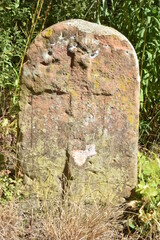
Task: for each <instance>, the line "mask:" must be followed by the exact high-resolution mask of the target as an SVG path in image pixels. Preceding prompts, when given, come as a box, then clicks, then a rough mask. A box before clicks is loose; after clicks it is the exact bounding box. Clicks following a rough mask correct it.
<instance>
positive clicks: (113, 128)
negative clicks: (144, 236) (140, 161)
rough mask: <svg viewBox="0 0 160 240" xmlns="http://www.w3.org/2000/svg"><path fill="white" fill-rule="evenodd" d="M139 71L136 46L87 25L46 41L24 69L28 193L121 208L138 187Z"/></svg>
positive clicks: (74, 24)
mask: <svg viewBox="0 0 160 240" xmlns="http://www.w3.org/2000/svg"><path fill="white" fill-rule="evenodd" d="M139 86H140V79H139V68H138V60H137V56H136V53H135V50H134V48H133V46H132V45H131V43H130V42H129V41H128V40H127V39H126V38H125V37H124V36H123V35H122V34H121V33H119V32H118V31H116V30H114V29H113V28H110V27H106V26H101V25H97V24H95V23H90V22H87V21H83V20H78V19H76V20H68V21H64V22H61V23H57V24H55V25H53V26H51V27H49V28H48V29H46V30H44V31H43V32H42V33H40V34H39V35H38V36H37V37H36V38H35V40H34V41H33V43H32V44H31V46H30V48H29V49H28V52H27V55H26V57H25V62H24V65H23V73H22V79H21V92H20V113H19V146H20V148H19V160H20V163H21V164H20V165H21V169H22V171H23V173H24V176H25V182H26V189H27V186H29V187H28V188H30V189H31V192H32V193H33V194H34V193H35V194H37V195H39V197H42V195H45V196H47V197H52V198H56V197H59V196H61V197H62V198H64V197H65V195H66V194H69V195H70V197H73V198H74V199H83V201H85V202H92V201H100V202H116V201H117V200H122V199H123V198H126V197H129V195H130V193H131V190H132V189H133V188H134V187H135V185H136V178H137V146H138V118H139Z"/></svg>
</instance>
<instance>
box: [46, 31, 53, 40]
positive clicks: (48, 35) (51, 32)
mask: <svg viewBox="0 0 160 240" xmlns="http://www.w3.org/2000/svg"><path fill="white" fill-rule="evenodd" d="M52 34H53V30H52V29H48V30H47V32H46V33H45V37H47V38H49V37H51V36H52Z"/></svg>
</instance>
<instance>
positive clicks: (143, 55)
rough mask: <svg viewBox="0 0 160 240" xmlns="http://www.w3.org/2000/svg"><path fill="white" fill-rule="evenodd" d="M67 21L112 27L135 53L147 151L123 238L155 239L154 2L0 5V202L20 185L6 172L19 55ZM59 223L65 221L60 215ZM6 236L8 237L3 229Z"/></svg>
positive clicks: (158, 176)
mask: <svg viewBox="0 0 160 240" xmlns="http://www.w3.org/2000/svg"><path fill="white" fill-rule="evenodd" d="M70 18H81V19H85V20H89V21H92V22H98V23H101V24H104V25H107V26H111V27H114V28H116V29H117V30H119V31H120V32H122V33H123V34H124V35H125V36H126V37H127V38H128V39H129V40H130V41H131V43H132V44H133V46H134V47H135V49H136V52H137V55H138V58H139V65H140V76H141V99H140V108H141V109H140V145H141V146H142V145H143V148H144V146H145V147H147V148H150V151H148V150H147V151H144V149H142V150H141V151H140V153H139V174H138V176H139V178H138V184H137V188H136V193H135V199H134V203H136V204H135V207H133V208H132V211H131V212H132V213H131V214H129V215H128V218H127V221H126V225H127V226H128V233H131V234H132V235H134V234H135V233H137V234H139V235H142V236H145V235H147V236H149V237H150V238H148V239H155V238H156V237H157V236H158V234H159V232H160V190H159V188H160V166H159V165H160V162H159V161H160V159H159V155H160V150H159V149H160V145H159V143H160V79H159V75H160V72H159V69H160V68H159V62H160V41H159V32H160V2H159V0H148V1H145V0H90V1H87V0H72V1H70V0H65V1H64V0H55V1H52V0H46V1H44V0H37V1H35V0H32V1H31V0H21V1H20V0H1V2H0V19H1V25H0V198H1V199H0V203H1V204H2V203H6V202H8V201H12V202H13V200H14V199H15V198H17V196H18V197H19V196H20V193H19V191H18V190H17V186H19V181H20V180H15V179H14V178H13V173H11V172H10V170H8V169H10V168H11V169H15V165H16V131H17V113H18V97H19V81H20V77H21V70H22V64H23V61H24V56H25V53H26V51H27V48H28V46H29V44H30V42H31V41H32V40H33V39H34V37H35V36H36V35H37V34H38V33H39V32H40V31H42V30H43V29H44V28H46V27H49V26H50V25H52V24H54V23H57V22H60V21H63V20H65V19H70ZM152 143H154V145H153V144H152ZM154 146H156V148H157V149H156V150H155V147H154ZM10 165H11V166H10ZM13 205H14V204H13ZM13 205H12V206H13ZM14 209H15V206H14ZM11 210H12V211H13V209H12V208H11V209H10V210H9V209H7V210H6V209H5V210H4V209H2V206H1V205H0V218H3V219H4V213H5V212H6V214H9V215H8V216H10V217H11V216H12V213H13V212H11ZM1 213H3V214H1ZM2 215H3V216H2ZM17 216H18V215H15V218H14V219H12V220H13V224H12V226H11V225H10V228H11V229H13V230H15V228H14V226H17V225H16V224H17V221H19V218H18V217H17ZM17 219H18V220H17ZM65 219H66V221H67V218H66V216H65ZM6 221H7V220H6ZM11 222H12V221H11ZM14 224H15V225H14ZM50 224H51V225H52V222H51V223H50ZM67 224H68V222H67ZM8 226H9V225H8ZM45 226H46V225H45ZM82 226H83V225H82ZM30 227H31V226H30ZM54 227H55V226H54ZM1 229H2V230H3V229H4V226H2V225H0V234H2V230H1ZM46 229H47V228H46ZM62 229H63V228H62ZM92 229H93V228H92ZM18 231H19V230H18ZM49 231H50V230H48V232H47V231H46V234H49ZM87 231H88V230H87ZM133 232H134V234H133ZM6 233H8V234H9V230H8V232H6ZM52 233H53V232H52ZM17 234H19V232H18V233H17ZM0 236H1V235H0ZM6 236H7V238H4V239H10V238H9V237H8V236H9V235H6ZM17 236H19V235H17ZM46 236H49V235H46ZM15 239H16V238H15ZM17 239H18V237H17ZM23 239H25V238H23ZM26 239H27V238H26ZM44 239H49V237H48V238H47V237H46V238H44ZM59 239H61V238H59ZM66 239H67V238H66ZM73 239H75V238H74V237H73ZM77 239H78V238H77ZM84 239H87V238H84ZM93 239H94V238H93ZM95 239H96V238H95ZM112 239H113V238H112ZM135 239H138V237H136V238H135ZM157 239H158V238H157Z"/></svg>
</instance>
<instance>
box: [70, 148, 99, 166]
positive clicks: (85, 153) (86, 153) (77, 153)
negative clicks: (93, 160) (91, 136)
mask: <svg viewBox="0 0 160 240" xmlns="http://www.w3.org/2000/svg"><path fill="white" fill-rule="evenodd" d="M96 154H97V153H96V150H95V145H94V144H90V145H87V146H86V149H85V150H73V151H72V154H71V156H72V158H73V159H74V162H75V163H76V164H77V165H78V166H82V165H83V164H84V163H85V162H86V160H87V158H88V157H91V156H94V155H96Z"/></svg>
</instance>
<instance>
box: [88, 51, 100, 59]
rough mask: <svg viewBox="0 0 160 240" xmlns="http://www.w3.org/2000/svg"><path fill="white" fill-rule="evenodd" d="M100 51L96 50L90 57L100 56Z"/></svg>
mask: <svg viewBox="0 0 160 240" xmlns="http://www.w3.org/2000/svg"><path fill="white" fill-rule="evenodd" d="M98 53H99V51H98V50H96V51H95V52H93V53H92V54H91V55H90V58H95V57H97V56H98Z"/></svg>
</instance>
